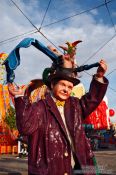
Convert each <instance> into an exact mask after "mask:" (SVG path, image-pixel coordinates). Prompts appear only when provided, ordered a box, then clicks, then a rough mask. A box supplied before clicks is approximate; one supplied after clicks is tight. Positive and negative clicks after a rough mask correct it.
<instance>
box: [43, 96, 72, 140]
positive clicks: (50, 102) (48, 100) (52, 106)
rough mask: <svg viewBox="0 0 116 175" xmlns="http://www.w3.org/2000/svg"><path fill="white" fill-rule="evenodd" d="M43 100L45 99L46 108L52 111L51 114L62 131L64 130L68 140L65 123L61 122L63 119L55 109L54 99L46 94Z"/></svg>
mask: <svg viewBox="0 0 116 175" xmlns="http://www.w3.org/2000/svg"><path fill="white" fill-rule="evenodd" d="M45 101H46V104H47V106H48V109H49V110H50V111H51V112H52V114H53V116H54V117H55V118H56V120H57V121H58V123H59V125H60V127H61V129H62V131H63V132H64V134H65V136H66V138H67V140H68V142H69V139H68V136H67V132H66V129H65V125H64V123H63V120H62V118H61V115H60V112H59V110H58V109H57V106H56V104H55V102H54V100H53V99H52V97H51V96H50V95H47V96H46V99H45Z"/></svg>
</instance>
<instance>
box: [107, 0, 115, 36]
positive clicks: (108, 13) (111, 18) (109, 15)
mask: <svg viewBox="0 0 116 175" xmlns="http://www.w3.org/2000/svg"><path fill="white" fill-rule="evenodd" d="M105 6H106V9H107V11H108V14H109V17H110V20H111V23H112V25H113V27H114V31H115V33H116V28H115V25H114V22H113V20H112V16H111V13H110V10H109V8H108V5H107V0H105Z"/></svg>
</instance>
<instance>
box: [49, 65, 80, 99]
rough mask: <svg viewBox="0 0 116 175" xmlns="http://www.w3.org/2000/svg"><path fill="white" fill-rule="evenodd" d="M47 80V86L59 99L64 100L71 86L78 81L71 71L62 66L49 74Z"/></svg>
mask: <svg viewBox="0 0 116 175" xmlns="http://www.w3.org/2000/svg"><path fill="white" fill-rule="evenodd" d="M47 80H48V81H47V86H48V87H49V88H50V89H51V91H52V92H53V94H54V96H55V97H56V98H57V99H58V98H59V100H66V99H67V98H68V97H69V96H70V93H71V91H72V88H73V86H75V85H77V84H79V83H80V80H79V79H77V78H76V77H75V74H74V73H73V72H72V71H69V70H67V69H63V68H62V69H59V70H56V71H55V72H54V73H52V74H51V75H49V76H48V79H47Z"/></svg>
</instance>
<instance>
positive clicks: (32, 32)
mask: <svg viewBox="0 0 116 175" xmlns="http://www.w3.org/2000/svg"><path fill="white" fill-rule="evenodd" d="M37 32H38V31H35V30H30V31H29V32H26V33H23V34H20V35H17V36H14V37H11V38H8V39H6V40H3V41H0V45H3V44H6V43H7V41H8V42H9V41H13V40H17V39H18V38H19V37H21V36H24V35H27V34H28V35H30V34H34V33H37Z"/></svg>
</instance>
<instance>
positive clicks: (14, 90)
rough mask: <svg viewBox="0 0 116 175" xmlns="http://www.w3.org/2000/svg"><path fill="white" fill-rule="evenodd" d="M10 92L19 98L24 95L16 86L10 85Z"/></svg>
mask: <svg viewBox="0 0 116 175" xmlns="http://www.w3.org/2000/svg"><path fill="white" fill-rule="evenodd" d="M8 90H9V93H10V94H11V95H12V96H18V95H19V96H23V95H24V90H23V89H21V88H20V87H16V85H14V84H11V83H9V84H8Z"/></svg>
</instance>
